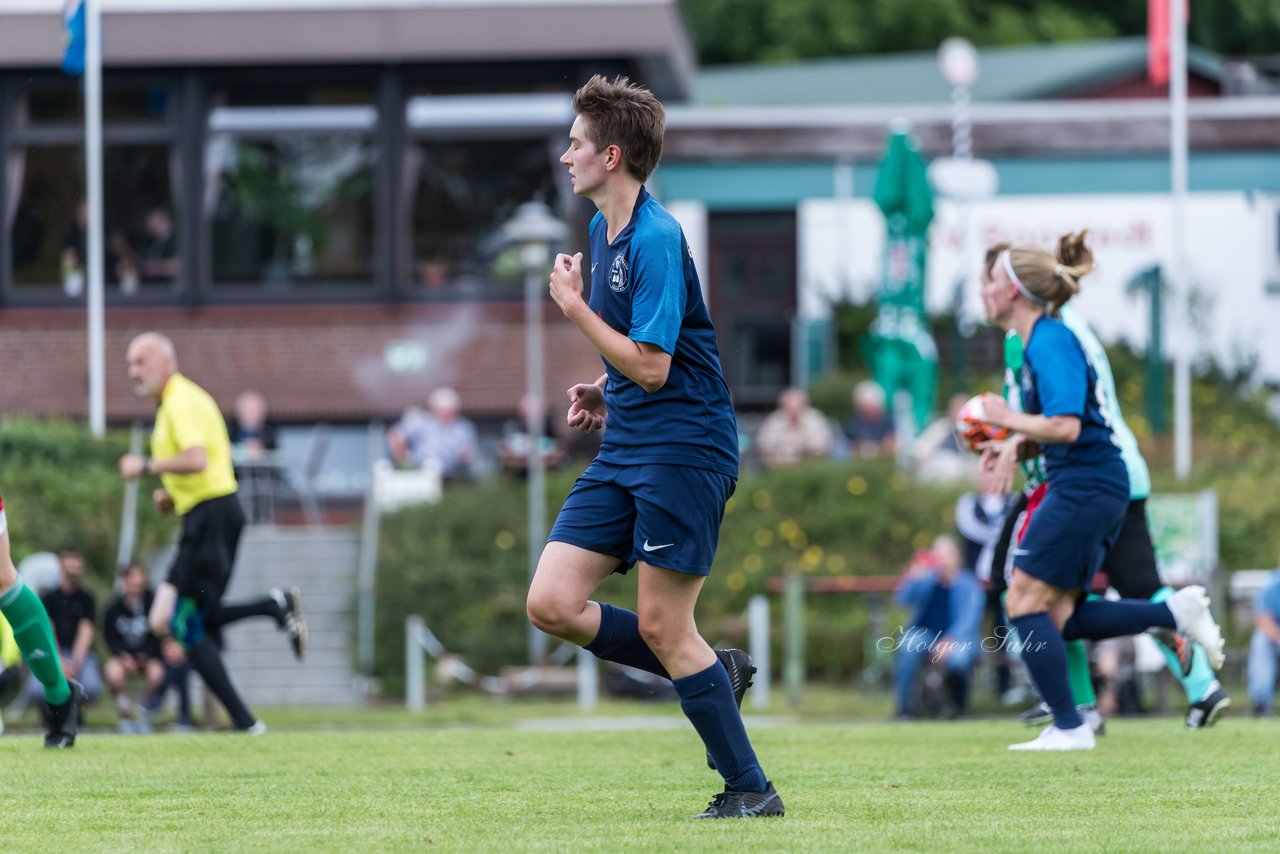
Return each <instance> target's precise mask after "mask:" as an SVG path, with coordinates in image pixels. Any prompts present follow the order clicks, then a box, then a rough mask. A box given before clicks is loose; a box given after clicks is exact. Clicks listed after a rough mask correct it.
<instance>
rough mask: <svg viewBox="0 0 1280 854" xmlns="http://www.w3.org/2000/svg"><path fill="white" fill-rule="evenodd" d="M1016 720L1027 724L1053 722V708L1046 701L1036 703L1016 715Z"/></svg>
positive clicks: (1038, 724)
mask: <svg viewBox="0 0 1280 854" xmlns="http://www.w3.org/2000/svg"><path fill="white" fill-rule="evenodd" d="M1018 720H1019V721H1021V722H1022V723H1024V724H1026V725H1027V726H1043V725H1044V724H1050V723H1053V709H1051V708H1049V704H1048V703H1038V704H1036V705H1034V706H1032V707H1031V708H1029V709H1027V710H1026V711H1025V712H1023V713H1022V714H1020V715H1018Z"/></svg>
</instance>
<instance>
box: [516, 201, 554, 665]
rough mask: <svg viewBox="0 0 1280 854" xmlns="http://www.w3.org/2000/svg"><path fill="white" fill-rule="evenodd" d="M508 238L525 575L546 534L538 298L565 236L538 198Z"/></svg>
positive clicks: (537, 649)
mask: <svg viewBox="0 0 1280 854" xmlns="http://www.w3.org/2000/svg"><path fill="white" fill-rule="evenodd" d="M502 234H503V237H504V238H505V240H506V242H508V243H510V244H514V245H516V246H517V247H518V248H519V251H520V267H521V269H522V270H523V271H524V332H525V334H524V355H525V359H524V361H525V391H526V394H527V395H528V397H529V401H530V404H531V407H532V411H533V417H532V418H531V419H530V420H531V421H532V422H533V423H531V424H528V425H526V428H527V429H528V431H529V447H528V450H527V453H528V459H527V461H526V462H527V472H528V489H529V513H528V537H529V579H530V580H531V581H532V580H533V574H534V572H535V571H536V570H537V568H538V558H539V557H540V556H541V554H542V544H543V540H545V539H546V536H547V476H546V466H545V464H544V458H543V455H542V453H543V448H542V446H543V439H544V438H545V437H544V436H543V424H544V422H545V418H544V416H543V413H544V412H545V411H546V400H545V394H544V390H543V361H542V303H543V298H542V296H543V294H544V293H545V292H546V282H547V277H548V275H549V271H550V269H551V247H552V245H553V244H558V243H559V242H560V241H562V240H563V239H564V235H565V225H564V223H563V222H561V221H560V220H558V219H556V217H555V216H554V215H553V214H552V213H551V211H550V210H549V209H548V208H547V206H546V205H544V204H543V203H542V202H526V203H524V204H522V205H521V206H520V207H519V208H518V209H517V210H516V214H515V216H513V217H512V218H511V219H510V220H509V221H508V222H507V224H506V225H505V226H503V229H502ZM546 657H547V636H546V635H545V634H543V633H542V632H540V631H538V630H537V629H536V628H534V626H533V624H532V623H531V624H530V625H529V663H530V664H539V663H541V662H543V661H545V660H546Z"/></svg>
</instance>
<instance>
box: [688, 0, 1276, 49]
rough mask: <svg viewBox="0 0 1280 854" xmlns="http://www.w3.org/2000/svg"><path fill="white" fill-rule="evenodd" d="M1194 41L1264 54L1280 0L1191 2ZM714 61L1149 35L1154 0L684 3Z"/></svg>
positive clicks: (694, 29) (717, 0) (1270, 41)
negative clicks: (961, 40) (1149, 3)
mask: <svg viewBox="0 0 1280 854" xmlns="http://www.w3.org/2000/svg"><path fill="white" fill-rule="evenodd" d="M1193 7H1194V8H1193V10H1192V16H1191V24H1190V34H1189V37H1190V39H1191V40H1192V41H1193V42H1194V43H1195V44H1198V45H1201V46H1203V47H1205V48H1207V49H1209V50H1212V51H1215V52H1218V53H1223V54H1227V55H1231V54H1258V53H1269V52H1274V51H1275V50H1276V45H1277V44H1280V3H1276V2H1275V0H1214V2H1203V0H1201V2H1193ZM681 8H682V10H683V12H684V15H685V20H686V21H687V23H688V25H689V29H690V31H691V32H692V34H693V38H694V41H695V42H696V44H697V49H698V54H699V57H700V58H701V60H702V62H703V63H704V64H706V65H721V64H730V63H751V62H783V61H790V60H802V59H818V58H822V57H836V56H857V55H861V54H877V53H899V52H905V51H921V50H934V49H935V48H937V46H938V44H939V43H940V42H941V41H942V40H943V39H944V38H946V37H947V36H964V37H965V38H967V39H969V40H970V41H972V42H973V43H974V44H976V45H978V46H979V47H989V46H996V45H1015V44H1028V43H1035V42H1062V41H1079V40H1085V39H1105V38H1115V37H1118V36H1138V35H1145V33H1146V27H1147V13H1146V5H1145V4H1143V3H1115V2H1113V0H1071V2H1067V0H998V2H979V0H844V2H839V3H832V2H830V0H681Z"/></svg>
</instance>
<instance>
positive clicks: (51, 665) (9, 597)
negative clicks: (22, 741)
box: [0, 579, 71, 706]
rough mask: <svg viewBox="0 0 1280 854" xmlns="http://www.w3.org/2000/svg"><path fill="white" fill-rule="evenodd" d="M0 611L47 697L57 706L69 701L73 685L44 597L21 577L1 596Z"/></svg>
mask: <svg viewBox="0 0 1280 854" xmlns="http://www.w3.org/2000/svg"><path fill="white" fill-rule="evenodd" d="M0 613H3V614H4V618H5V619H6V620H8V621H9V625H10V626H12V627H13V639H14V640H16V641H17V642H18V649H20V650H22V657H23V658H24V659H25V660H26V662H27V667H29V668H31V672H32V673H33V674H35V677H36V678H37V679H39V680H40V684H41V685H43V686H44V696H45V699H46V700H48V701H49V703H50V704H51V705H54V706H57V705H60V704H62V703H65V702H66V701H67V698H68V697H70V696H71V687H70V686H69V685H67V678H66V677H65V676H63V675H62V659H61V657H60V656H59V655H58V644H57V642H56V641H54V639H53V627H52V626H50V625H49V614H48V612H46V611H45V609H44V604H43V603H42V602H41V601H40V597H39V596H37V595H36V594H35V591H34V590H32V589H31V588H30V587H28V586H27V585H25V584H23V583H22V581H21V579H19V580H18V582H17V583H16V584H14V585H13V586H12V587H10V588H9V590H8V591H6V592H5V594H4V595H3V596H0Z"/></svg>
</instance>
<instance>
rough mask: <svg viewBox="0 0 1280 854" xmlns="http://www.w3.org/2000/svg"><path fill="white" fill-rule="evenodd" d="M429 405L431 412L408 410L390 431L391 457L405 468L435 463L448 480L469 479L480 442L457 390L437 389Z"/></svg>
mask: <svg viewBox="0 0 1280 854" xmlns="http://www.w3.org/2000/svg"><path fill="white" fill-rule="evenodd" d="M427 406H428V408H429V409H430V412H423V411H422V410H420V409H417V408H412V409H409V410H407V411H406V412H405V414H404V416H403V417H402V418H401V419H400V420H399V421H398V422H397V423H396V424H395V425H394V426H392V428H391V429H390V431H388V433H387V444H388V446H389V447H390V450H391V458H392V459H393V460H395V462H396V464H397V465H400V466H405V467H415V468H416V467H421V466H427V465H432V466H436V467H437V468H439V469H440V475H441V476H442V477H443V478H445V480H454V479H467V478H470V477H471V474H472V466H473V465H474V464H475V460H476V456H477V453H478V450H479V442H478V440H477V438H476V428H475V425H474V424H472V423H471V422H470V421H469V420H468V419H467V418H465V417H464V416H463V415H462V414H461V411H462V403H461V400H460V399H459V397H458V393H457V392H456V391H454V390H453V389H451V388H438V389H436V390H435V391H433V392H432V393H431V397H429V398H428V399H427Z"/></svg>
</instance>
